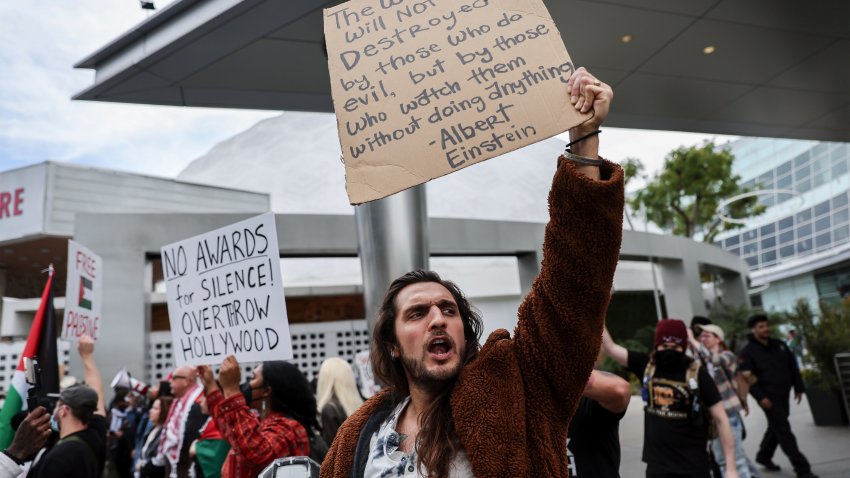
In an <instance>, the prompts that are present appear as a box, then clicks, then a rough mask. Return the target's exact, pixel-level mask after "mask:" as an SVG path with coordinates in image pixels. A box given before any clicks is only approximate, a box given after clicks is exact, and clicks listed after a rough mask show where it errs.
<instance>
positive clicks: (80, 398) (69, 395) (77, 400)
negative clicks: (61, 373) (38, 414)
mask: <svg viewBox="0 0 850 478" xmlns="http://www.w3.org/2000/svg"><path fill="white" fill-rule="evenodd" d="M59 401H60V402H62V403H64V404H65V405H68V406H69V407H71V409H72V410H74V412H75V414H76V413H80V414H82V415H84V416H85V417H89V416H91V415H92V414H94V412H95V410H97V392H95V391H94V389H92V388H91V387H89V386H88V385H74V386H73V387H69V388H66V389H65V390H64V391H63V392H62V393H60V394H59ZM78 418H83V417H78Z"/></svg>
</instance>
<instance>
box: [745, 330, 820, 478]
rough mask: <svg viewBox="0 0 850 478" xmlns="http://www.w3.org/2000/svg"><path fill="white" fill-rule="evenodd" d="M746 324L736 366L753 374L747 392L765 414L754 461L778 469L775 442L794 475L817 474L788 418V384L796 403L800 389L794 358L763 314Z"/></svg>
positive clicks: (811, 476) (810, 476) (802, 477)
mask: <svg viewBox="0 0 850 478" xmlns="http://www.w3.org/2000/svg"><path fill="white" fill-rule="evenodd" d="M747 325H748V326H749V327H750V334H749V336H748V338H749V342H748V343H747V345H745V346H744V348H743V349H742V350H741V354H740V356H739V357H738V360H739V362H740V364H739V367H738V369H739V370H741V371H742V372H750V373H752V375H754V376H755V378H756V383H754V384H752V385H751V386H750V394H751V395H752V396H753V398H755V399H756V401H757V402H758V404H759V406H760V407H761V408H762V410H764V414H765V415H766V416H767V430H766V431H765V432H764V438H763V439H762V441H761V445H759V451H758V454H756V463H759V464H760V465H762V466H764V467H765V469H766V470H768V471H779V466H778V465H776V464H775V463H774V462H773V453H774V452H775V451H776V446H777V445H779V446H780V447H782V451H783V452H784V453H785V455H786V456H788V459H789V460H790V461H791V464H792V465H793V466H794V472H795V473H797V477H798V478H817V476H815V475H814V474H812V469H811V466H810V465H809V461H808V460H806V457H805V456H803V454H802V453H800V449H799V448H798V447H797V438H796V437H794V433H793V432H792V431H791V424H790V423H789V422H788V414H789V410H790V403H789V402H790V400H789V395H790V392H791V387H792V386H793V387H794V398H795V399H796V400H797V404H799V403H800V399H801V398H802V396H803V391H804V389H803V379H802V378H801V377H800V370H799V369H798V368H797V360H796V359H795V358H794V354H793V352H791V350H790V349H789V348H788V346H787V345H785V342H783V341H781V340H776V339H773V338H771V337H770V326H769V325H768V323H767V316H764V315H761V314H758V315H754V316H752V317H750V319H749V320H748V321H747Z"/></svg>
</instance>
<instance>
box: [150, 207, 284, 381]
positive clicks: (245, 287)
mask: <svg viewBox="0 0 850 478" xmlns="http://www.w3.org/2000/svg"><path fill="white" fill-rule="evenodd" d="M161 252H162V269H163V274H164V277H165V281H166V296H167V299H168V317H169V321H170V322H171V337H172V349H173V353H174V357H175V360H176V362H177V365H178V366H181V365H209V364H218V363H220V362H221V361H222V359H224V357H226V356H228V355H235V356H236V359H237V360H239V361H240V362H260V361H263V360H287V359H291V358H292V341H291V338H290V335H289V321H288V320H287V317H286V303H285V302H284V297H283V281H282V279H281V274H280V256H279V254H278V243H277V229H276V228H275V223H274V214H273V213H266V214H262V215H260V216H257V217H254V218H251V219H248V220H245V221H242V222H238V223H236V224H232V225H230V226H227V227H223V228H221V229H216V230H214V231H211V232H208V233H206V234H201V235H200V236H195V237H193V238H191V239H186V240H184V241H180V242H177V243H174V244H169V245H167V246H165V247H163V248H162V250H161Z"/></svg>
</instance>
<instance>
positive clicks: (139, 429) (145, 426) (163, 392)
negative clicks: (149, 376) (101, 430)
mask: <svg viewBox="0 0 850 478" xmlns="http://www.w3.org/2000/svg"><path fill="white" fill-rule="evenodd" d="M160 397H162V398H165V397H169V398H171V384H170V383H169V382H168V380H162V381H160V382H159V383H155V384H154V385H152V386H151V388H150V389H149V390H148V394H147V397H145V398H146V402H147V403H150V404H151V406H152V405H153V402H154V401H155V400H156V399H158V398H160ZM168 403H169V406H168V407H166V408H163V409H162V411H161V412H160V415H161V416H160V418H161V419H162V420H163V421H164V420H165V416H166V415H168V410H169V408H170V403H171V400H169V401H168ZM145 409H146V410H148V411H149V410H150V406H147V407H145ZM153 427H154V424H153V423H152V422H151V421H150V413H143V414H142V415H141V417H140V419H139V423H138V425H136V434H135V436H136V441H135V446H134V447H133V460H134V461H133V469H134V470H135V469H136V462H137V461H138V459H139V457H140V456H141V454H142V447H143V446H144V444H145V440H146V439H147V437H148V436H149V434H150V431H151V430H152V429H153ZM157 443H158V442H157Z"/></svg>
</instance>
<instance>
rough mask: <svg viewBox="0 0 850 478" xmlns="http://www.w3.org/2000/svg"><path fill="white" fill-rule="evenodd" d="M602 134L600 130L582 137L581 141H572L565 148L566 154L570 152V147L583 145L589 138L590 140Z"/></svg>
mask: <svg viewBox="0 0 850 478" xmlns="http://www.w3.org/2000/svg"><path fill="white" fill-rule="evenodd" d="M601 132H602V130H601V129H598V130H596V131H591V132H590V133H587V134H586V135H584V136H582V137H581V138H579V139H577V140H575V141H570V142H569V143H567V145H566V146H565V147H564V152H567V151H569V150H570V146H572V145H574V144H578V143H581V142H582V141H584V140H586V139H587V138H590V137H591V136H596V135H597V134H599V133H601Z"/></svg>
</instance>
